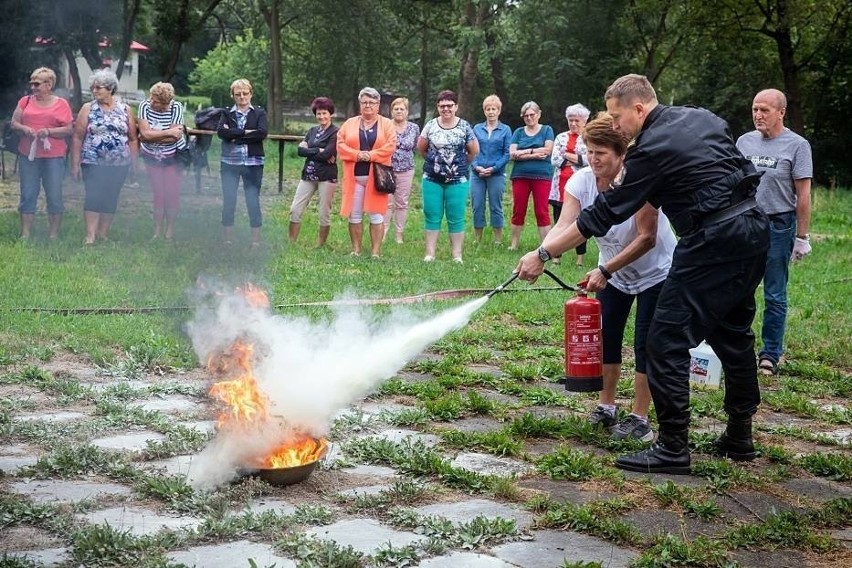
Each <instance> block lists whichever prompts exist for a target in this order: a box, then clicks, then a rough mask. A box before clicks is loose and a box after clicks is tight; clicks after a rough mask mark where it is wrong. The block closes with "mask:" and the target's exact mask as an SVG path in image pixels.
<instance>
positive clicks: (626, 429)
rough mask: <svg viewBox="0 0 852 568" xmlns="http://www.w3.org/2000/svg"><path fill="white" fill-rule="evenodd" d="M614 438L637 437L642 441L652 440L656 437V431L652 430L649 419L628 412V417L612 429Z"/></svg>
mask: <svg viewBox="0 0 852 568" xmlns="http://www.w3.org/2000/svg"><path fill="white" fill-rule="evenodd" d="M612 438H613V439H614V440H624V439H625V438H635V439H637V440H639V441H640V442H650V441H651V440H653V439H654V431H653V430H651V426H650V424H648V421H647V420H642V419H641V418H639V417H638V416H636V415H635V414H628V415H627V418H625V419H624V420H622V421H621V422H619V423H618V425H617V426H616V427H615V428H613V429H612Z"/></svg>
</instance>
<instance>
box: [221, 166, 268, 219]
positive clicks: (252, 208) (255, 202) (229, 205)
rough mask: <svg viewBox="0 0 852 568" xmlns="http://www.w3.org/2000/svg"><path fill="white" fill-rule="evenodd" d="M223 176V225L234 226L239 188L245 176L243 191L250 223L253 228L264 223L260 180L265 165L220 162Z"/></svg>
mask: <svg viewBox="0 0 852 568" xmlns="http://www.w3.org/2000/svg"><path fill="white" fill-rule="evenodd" d="M220 166H221V168H220V174H221V177H222V225H223V226H224V227H233V226H234V212H235V211H236V209H237V188H238V187H239V185H240V178H243V191H244V192H245V196H246V209H247V210H248V216H249V225H251V227H252V228H253V229H256V228H258V227H260V226H261V225H262V224H263V218H262V217H261V214H260V182H261V180H262V179H263V166H232V165H230V164H226V163H224V162H222V163H221V164H220Z"/></svg>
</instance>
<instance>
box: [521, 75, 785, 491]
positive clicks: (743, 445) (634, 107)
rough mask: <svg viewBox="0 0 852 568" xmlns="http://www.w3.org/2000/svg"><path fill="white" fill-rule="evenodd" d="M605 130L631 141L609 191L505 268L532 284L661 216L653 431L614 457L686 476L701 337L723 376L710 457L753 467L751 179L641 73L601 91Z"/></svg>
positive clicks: (734, 154) (757, 239) (698, 121)
mask: <svg viewBox="0 0 852 568" xmlns="http://www.w3.org/2000/svg"><path fill="white" fill-rule="evenodd" d="M604 98H605V99H606V107H607V111H608V112H609V114H610V115H612V119H613V128H615V129H616V130H622V131H624V132H625V133H626V134H627V135H629V136H631V137H634V138H635V140H634V143H632V144H631V147H630V148H629V149H628V151H627V157H626V160H625V162H624V169H625V171H624V176H623V181H622V183H621V185H620V186H619V187H617V188H615V189H613V190H611V191H607V192H603V193H601V194H600V195H598V197H597V200H596V201H595V204H594V206H592V207H589V208H587V209H585V210H584V211H582V212H581V213H580V216H579V217H578V218H577V221H576V222H574V223H571V224H570V225H569V224H568V223H567V222H566V223H565V224H564V225H562V226H561V227H560V224H557V227H555V228H554V230H552V231H551V232H550V233H548V235H547V237H546V238H545V239H544V242H543V243H542V246H541V247H539V249H537V250H535V251H531V252H529V253H527V254H526V255H524V256H523V257H522V258H521V261H520V263H519V264H518V268H517V272H518V274H519V277H520V278H522V279H524V280H530V281H534V280H535V279H536V278H537V277H538V276H539V275H540V274H541V273H542V271H543V270H544V263H545V262H547V261H548V260H549V259H550V258H551V257H554V256H559V255H561V254H562V253H564V252H566V251H568V250H571V249H572V248H574V247H576V246H577V245H578V244H579V243H581V242H583V241H584V240H586V239H588V238H589V237H591V236H602V235H604V234H606V232H607V231H608V230H609V228H610V227H611V226H613V225H616V224H618V223H621V222H623V221H624V220H626V219H627V218H629V217H630V216H631V215H633V214H634V213H636V212H637V211H638V210H639V208H640V207H642V205H644V204H645V202H649V203H651V205H653V206H654V207H658V208H661V209H662V210H663V212H664V213H665V214H666V215H667V216H668V218H669V219H670V221H671V223H672V225H673V227H674V229H675V232H676V233H677V234H678V236H679V237H680V240H679V242H678V245H677V248H675V252H674V257H673V262H672V267H671V270H670V271H669V275H668V278H667V279H666V282H665V284H664V286H663V290H662V292H661V293H660V297H659V300H658V302H657V310H656V312H655V314H654V319H653V321H652V323H651V329H650V330H649V332H648V345H647V357H648V380H649V383H650V387H651V394H652V397H653V399H654V406H655V408H656V411H657V419H658V421H659V424H660V433H659V436H658V438H657V441H656V443H655V444H653V445H652V446H651V447H650V448H649V449H647V450H643V451H641V452H637V453H634V454H629V455H625V456H621V457H619V458H618V459H617V460H616V462H615V463H616V467H619V468H621V469H626V470H631V471H642V472H662V473H673V474H686V473H689V472H690V458H689V449H688V429H689V364H690V355H689V349H690V348H691V347H694V346H695V345H697V344H698V343H700V342H701V340H702V339H706V340H707V343H709V344H710V346H711V347H713V350H714V351H715V352H716V354H717V355H718V357H719V359H720V360H721V361H722V366H723V368H724V370H725V411H726V412H727V413H728V425H727V428H726V430H725V432H724V433H723V434H722V435H721V436H720V437H719V438H718V439H717V440H716V441H715V443H714V451H715V453H717V454H718V455H724V456H728V457H730V458H732V459H738V460H751V459H754V457H755V453H754V444H753V442H752V429H751V417H752V415H753V414H754V413H755V412H756V410H757V406H758V404H759V403H760V391H759V388H758V382H757V363H756V361H755V353H754V334H753V333H752V330H751V324H752V320H753V319H754V314H755V300H754V292H755V289H756V288H757V286H758V284H759V283H760V281H761V278H762V277H763V270H764V266H765V258H766V250H767V248H768V246H769V237H768V234H769V229H768V225H767V218H766V215H764V214H763V212H762V211H761V210H760V209H759V208H757V207H756V204H755V200H754V193H755V188H756V187H757V184H758V182H759V179H760V174H759V173H757V172H756V170H755V168H754V166H753V165H752V164H751V162H749V160H747V159H746V158H745V157H743V155H742V154H741V153H740V151H739V150H737V147H736V145H735V144H734V139H733V138H732V136H731V132H730V130H729V129H728V125H727V124H726V123H725V121H723V120H722V119H721V118H719V117H717V116H716V115H714V114H713V113H711V112H709V111H707V110H704V109H700V108H689V107H669V106H665V105H660V104H658V103H657V95H656V93H655V92H654V88H653V87H652V86H651V84H650V83H649V82H648V79H647V78H645V77H644V76H642V75H625V76H624V77H621V78H619V79H618V80H616V81H615V82H614V83H613V84H612V85H611V86H610V87H609V88H608V89H607V91H606V94H605V95H604Z"/></svg>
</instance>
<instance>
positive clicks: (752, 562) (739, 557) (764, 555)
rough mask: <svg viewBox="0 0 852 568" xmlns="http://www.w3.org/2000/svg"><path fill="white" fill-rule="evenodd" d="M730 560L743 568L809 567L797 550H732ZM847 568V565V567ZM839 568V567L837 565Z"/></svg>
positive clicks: (805, 558) (803, 556)
mask: <svg viewBox="0 0 852 568" xmlns="http://www.w3.org/2000/svg"><path fill="white" fill-rule="evenodd" d="M729 555H730V557H731V559H732V560H735V561H736V562H738V563H739V565H740V566H742V567H744V568H748V567H758V566H759V567H760V568H802V566H809V565H810V564H809V562H808V561H807V557H806V556H805V555H804V554H802V553H801V552H799V551H798V550H740V549H737V550H734V551H732V552H730V553H729ZM847 566H848V565H847ZM838 568H840V565H838Z"/></svg>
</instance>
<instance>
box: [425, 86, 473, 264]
mask: <svg viewBox="0 0 852 568" xmlns="http://www.w3.org/2000/svg"><path fill="white" fill-rule="evenodd" d="M457 107H458V96H457V95H456V94H455V93H454V92H452V91H441V92H440V93H439V94H438V117H437V118H433V119H432V120H430V121H429V122H428V123H427V124H426V126H425V127H423V132H422V134H420V139H419V140H418V141H417V150H418V151H419V152H420V154H421V155H422V156H423V157H424V158H425V159H426V161H425V162H424V164H423V183H422V185H421V187H422V191H423V216H424V217H425V218H426V222H425V225H426V256H425V257H424V258H423V260H424V261H425V262H432V261H433V260H435V248H436V247H437V245H438V232H439V231H440V230H441V221H442V218H443V217H444V212H446V214H447V231H448V232H449V234H450V248H451V249H452V255H453V260H454V261H455V262H458V263H461V262H462V245H463V244H464V213H465V208H466V207H467V195H468V193H469V191H470V183H469V181H468V180H469V178H468V169H469V165H470V162H472V161H473V160H474V159H475V158H476V155H477V154H478V153H479V144H478V143H477V142H476V137H475V136H474V135H473V128H471V127H470V123H468V122H467V121H466V120H464V119H462V118H459V117H457V116H456V108H457Z"/></svg>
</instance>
